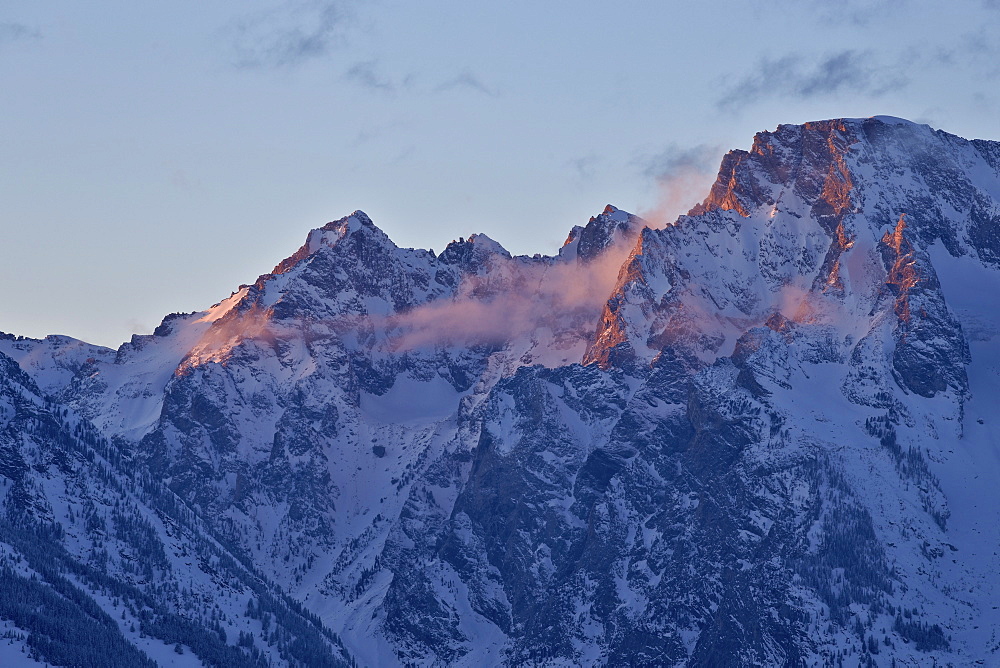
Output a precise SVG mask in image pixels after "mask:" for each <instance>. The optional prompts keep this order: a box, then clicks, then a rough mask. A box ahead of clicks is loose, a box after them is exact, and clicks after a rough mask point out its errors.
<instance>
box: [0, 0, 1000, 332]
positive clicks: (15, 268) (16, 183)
mask: <svg viewBox="0 0 1000 668" xmlns="http://www.w3.org/2000/svg"><path fill="white" fill-rule="evenodd" d="M834 4H835V3H832V2H828V1H826V0H823V1H819V0H798V1H790V0H789V1H777V0H775V1H772V2H763V1H760V0H746V1H743V2H736V1H725V2H714V3H679V2H659V3H653V2H642V3H639V2H622V3H618V6H616V7H612V5H611V3H607V2H545V3H538V2H507V3H495V4H486V3H470V2H453V1H447V0H442V1H432V2H425V3H417V2H400V1H393V0H372V1H369V2H351V1H350V0H340V1H335V2H330V1H321V0H315V1H312V0H305V1H303V0H294V1H291V2H274V1H265V0H253V1H249V2H248V1H245V0H244V1H241V2H235V1H229V0H216V1H215V2H211V3H206V2H193V1H188V0H176V1H175V2H172V3H122V2H107V1H105V0H94V1H93V2H88V3H80V2H70V1H60V0H51V1H44V2H39V1H38V0H31V1H22V0H5V2H3V4H2V5H0V91H2V92H0V226H2V228H0V229H2V231H3V243H2V244H0V282H2V285H3V294H2V300H0V330H3V331H7V332H13V333H17V334H25V335H30V336H42V335H44V334H47V333H61V334H69V335H71V336H76V337H78V338H83V339H85V340H89V341H92V342H95V343H103V344H106V345H115V346H116V345H117V344H118V343H120V342H121V341H122V340H125V339H127V338H128V336H129V335H130V334H131V333H132V332H133V331H136V332H148V331H150V330H151V329H152V328H153V327H154V326H155V325H156V324H157V323H158V322H159V320H160V318H161V317H162V316H163V315H165V314H166V313H169V312H171V311H192V310H197V309H201V308H205V307H207V306H209V305H211V304H212V303H213V302H216V301H218V300H219V299H221V298H223V297H226V296H228V295H229V293H230V291H232V290H234V289H235V288H236V287H237V286H238V285H239V284H240V283H246V282H251V281H253V280H254V279H255V278H256V276H257V275H258V274H260V273H263V272H266V271H268V270H269V269H270V268H271V267H272V266H273V265H274V264H276V263H277V262H278V261H279V260H281V259H282V258H283V257H285V256H287V255H289V254H290V253H292V252H293V251H294V250H295V249H296V248H297V247H298V246H299V245H300V244H301V242H302V240H303V239H304V238H305V235H306V233H307V232H308V230H309V229H310V228H313V227H317V226H319V225H322V224H323V223H324V222H326V221H328V220H332V219H336V218H339V217H341V216H344V215H346V214H348V213H350V212H351V211H353V210H355V209H362V210H364V211H366V212H367V213H368V214H369V215H371V216H372V218H373V219H374V220H375V222H376V224H378V225H379V226H380V227H382V228H383V229H384V230H385V231H386V232H387V233H389V235H390V236H391V237H392V238H393V239H394V240H395V241H396V242H397V243H398V244H400V245H404V246H420V247H425V248H426V247H431V248H434V249H436V250H441V249H442V248H443V247H444V246H445V244H446V243H447V242H448V241H449V240H451V239H453V238H457V237H458V236H467V235H468V234H470V233H473V232H485V233H486V234H488V235H489V236H491V237H493V238H495V239H497V240H498V241H500V242H501V243H502V244H504V245H505V246H506V247H507V248H508V249H510V250H511V251H513V252H519V253H534V252H546V253H551V252H554V251H555V249H556V248H557V247H558V246H559V244H560V243H561V242H562V241H563V239H564V238H565V236H566V232H567V231H568V230H569V228H570V227H571V226H572V225H574V224H581V223H585V222H586V220H587V218H588V217H589V216H591V215H594V214H596V213H598V212H599V211H600V210H601V209H602V208H603V207H604V205H605V204H606V203H609V202H610V203H613V204H615V205H616V206H619V207H621V208H624V209H628V210H630V211H634V212H638V213H644V212H655V211H660V210H666V211H668V212H673V211H675V210H676V209H677V208H678V207H680V206H683V205H688V204H691V203H694V201H696V200H698V199H700V198H701V197H702V196H703V195H704V194H705V193H704V189H705V187H706V185H707V183H709V182H710V181H711V174H712V173H713V172H714V170H715V168H716V167H717V166H718V162H719V159H720V158H721V156H722V154H723V153H724V152H725V151H726V150H728V149H730V148H746V147H748V146H749V145H750V142H751V141H752V138H753V134H754V132H756V131H759V130H766V129H773V128H774V127H775V126H776V125H777V124H779V123H798V122H802V121H806V120H815V119H820V118H829V117H837V116H870V115H875V114H888V115H894V116H902V117H906V118H910V119H912V120H917V121H921V122H926V123H930V124H931V125H933V126H934V127H939V128H942V129H945V130H948V131H949V132H953V133H956V134H960V135H962V136H965V137H970V138H972V137H981V138H992V139H1000V122H998V119H1000V113H998V112H1000V94H998V91H1000V85H998V84H1000V37H998V35H1000V1H998V0H956V1H954V2H950V3H942V2H917V1H915V0H893V1H889V2H863V1H860V0H848V1H846V2H840V3H836V6H835V7H834ZM663 184H666V186H667V192H668V195H667V196H664V195H663V190H664V187H663Z"/></svg>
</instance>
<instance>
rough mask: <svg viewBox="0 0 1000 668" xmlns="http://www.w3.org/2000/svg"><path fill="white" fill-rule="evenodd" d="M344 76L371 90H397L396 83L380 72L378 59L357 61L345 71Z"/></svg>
mask: <svg viewBox="0 0 1000 668" xmlns="http://www.w3.org/2000/svg"><path fill="white" fill-rule="evenodd" d="M344 78H345V79H347V80H349V81H352V82H354V83H356V84H358V85H360V86H362V87H363V88H368V89H370V90H380V91H385V92H392V91H394V90H396V84H394V83H393V82H392V81H390V80H389V79H388V78H387V77H386V76H384V75H383V74H382V73H381V72H379V65H378V61H377V60H365V61H362V62H360V63H355V64H354V65H352V66H351V68H350V69H348V70H347V72H345V73H344Z"/></svg>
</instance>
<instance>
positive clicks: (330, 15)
mask: <svg viewBox="0 0 1000 668" xmlns="http://www.w3.org/2000/svg"><path fill="white" fill-rule="evenodd" d="M349 17H350V12H349V7H348V4H347V3H346V2H330V1H329V0H327V1H324V2H318V1H315V0H313V1H309V2H293V3H287V4H284V5H281V6H279V7H276V8H274V9H270V10H265V11H262V12H258V13H256V14H252V15H249V16H246V17H244V18H242V19H240V20H239V21H237V22H236V23H235V24H234V27H233V32H234V33H235V35H234V39H233V49H234V51H235V59H234V63H235V64H236V65H237V66H238V67H248V68H261V67H279V68H280V67H293V66H296V65H300V64H302V63H304V62H307V61H310V60H314V59H317V58H322V57H324V56H327V55H328V54H329V53H330V52H331V51H332V50H333V49H334V47H335V45H336V44H338V43H341V42H343V40H344V37H345V35H346V29H347V26H348V23H349Z"/></svg>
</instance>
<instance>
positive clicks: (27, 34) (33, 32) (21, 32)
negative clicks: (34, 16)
mask: <svg viewBox="0 0 1000 668" xmlns="http://www.w3.org/2000/svg"><path fill="white" fill-rule="evenodd" d="M41 37H42V33H41V31H39V30H38V28H33V27H31V26H27V25H24V24H23V23H0V46H3V45H4V44H9V43H11V42H23V41H29V40H36V39H41Z"/></svg>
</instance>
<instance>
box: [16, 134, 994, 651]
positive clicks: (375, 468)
mask: <svg viewBox="0 0 1000 668" xmlns="http://www.w3.org/2000/svg"><path fill="white" fill-rule="evenodd" d="M998 333H1000V143H997V142H992V141H982V140H974V141H969V140H965V139H962V138H960V137H956V136H954V135H950V134H947V133H945V132H942V131H937V130H933V129H931V128H929V127H927V126H925V125H918V124H914V123H910V122H908V121H904V120H901V119H896V118H891V117H874V118H867V119H838V120H829V121H820V122H814V123H806V124H804V125H781V126H779V127H778V128H777V129H776V130H775V131H773V132H762V133H759V134H758V135H757V136H756V137H755V138H754V141H753V146H752V148H751V149H750V150H749V151H742V150H735V151H731V152H730V153H728V154H727V155H726V156H725V157H724V158H723V159H722V164H721V167H720V170H719V176H718V179H717V180H716V182H715V184H714V185H713V186H712V188H711V191H710V192H709V193H708V194H707V196H706V197H705V199H704V200H703V201H702V202H701V203H700V204H699V205H697V206H696V207H695V208H694V209H692V210H691V211H690V212H689V213H688V214H687V215H684V216H681V217H680V218H678V219H677V220H676V221H675V222H673V223H671V224H669V225H667V226H665V227H661V228H653V227H650V226H648V225H647V224H646V223H645V222H644V221H643V220H641V219H640V218H638V217H636V216H634V215H631V214H629V213H626V212H625V211H622V210H619V209H617V208H615V207H613V206H608V207H607V208H606V209H605V210H604V211H603V212H602V213H600V214H599V215H597V216H595V217H593V218H591V219H590V221H589V222H587V223H586V224H585V225H582V226H577V227H573V228H572V229H571V230H570V231H569V234H568V238H567V240H566V243H565V244H564V245H563V246H562V248H560V249H559V250H558V252H556V253H555V254H554V255H551V256H542V255H536V256H531V257H529V256H512V255H511V254H510V253H508V252H507V251H506V250H505V249H504V248H503V247H502V246H501V245H500V244H498V243H497V242H495V241H493V240H492V239H490V238H488V237H487V236H485V235H482V234H474V235H472V236H469V237H468V238H462V239H459V240H458V241H454V242H452V243H451V244H449V245H448V246H447V248H446V249H445V250H444V251H442V252H441V253H440V254H435V253H433V252H432V251H427V250H417V249H408V248H399V247H397V246H396V245H395V244H394V243H393V242H392V241H391V240H390V239H389V238H388V237H387V236H386V235H385V234H384V233H383V232H382V231H381V230H379V229H378V228H377V227H376V226H375V224H374V223H373V222H372V221H371V220H370V219H369V218H368V217H367V216H366V215H365V214H364V213H362V212H360V211H356V212H354V213H353V214H351V215H350V216H347V217H346V218H343V219H341V220H338V221H335V222H331V223H328V224H327V225H324V226H323V227H321V228H318V229H315V230H313V231H311V232H310V233H309V234H308V236H307V238H306V241H305V243H304V244H303V246H302V247H301V248H300V249H299V250H298V251H297V252H296V253H294V254H293V255H292V256H290V257H289V258H287V259H285V260H283V261H282V262H280V263H279V264H278V265H277V266H276V267H275V268H274V269H273V270H272V271H271V272H269V273H266V274H263V275H261V276H260V277H259V278H258V279H257V280H256V281H255V282H253V283H252V284H248V285H243V286H240V288H239V289H238V290H237V291H236V292H234V293H233V294H232V295H230V296H229V297H228V298H226V299H224V300H222V301H221V302H219V303H218V304H216V305H215V306H213V307H211V308H209V309H207V310H205V311H200V312H196V313H187V314H172V315H169V316H167V317H166V318H164V320H163V322H162V323H161V324H160V325H159V326H158V327H157V328H156V330H155V331H154V332H153V334H152V335H149V336H134V337H133V338H132V340H131V341H130V342H128V343H126V344H124V345H122V346H121V347H120V348H119V349H118V350H110V349H107V348H102V347H99V346H93V345H89V344H86V343H83V342H80V341H77V340H74V339H71V338H69V337H65V336H51V337H47V338H45V339H42V340H34V339H27V338H22V337H15V336H12V335H4V336H3V337H2V338H0V504H2V508H3V514H2V519H0V579H2V580H3V586H0V620H2V621H0V625H2V627H3V630H2V632H3V633H4V636H3V638H4V640H6V643H5V644H0V659H2V660H3V662H4V663H11V662H13V661H18V662H22V663H24V664H27V665H32V662H35V663H44V662H48V663H50V664H56V665H110V664H106V663H101V661H107V660H108V659H106V657H116V658H115V659H114V660H115V661H119V663H120V665H153V663H159V664H161V665H175V664H176V665H210V666H230V665H251V666H265V665H290V666H323V665H330V666H339V665H353V664H357V665H371V666H376V665H381V666H394V665H421V666H424V665H426V666H432V665H456V666H500V665H510V666H515V665H516V666H521V665H535V666H576V665H609V666H624V665H634V666H642V665H650V666H653V665H657V666H658V665H680V666H762V665H764V666H827V665H846V666H859V665H861V666H886V667H888V666H925V665H935V664H936V665H942V666H943V665H955V666H959V665H963V666H964V665H974V664H984V665H990V664H992V663H995V662H997V661H1000V610H998V606H997V601H1000V576H998V575H997V573H1000V557H998V553H1000V533H998V531H997V526H1000V488H998V486H997V484H996V481H997V480H998V479H1000V429H998V428H997V424H996V423H995V420H996V419H997V416H996V410H995V406H996V405H997V402H998V401H1000V374H998V372H1000V352H997V351H998V347H997V345H996V337H997V336H998ZM182 662H186V663H182Z"/></svg>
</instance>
